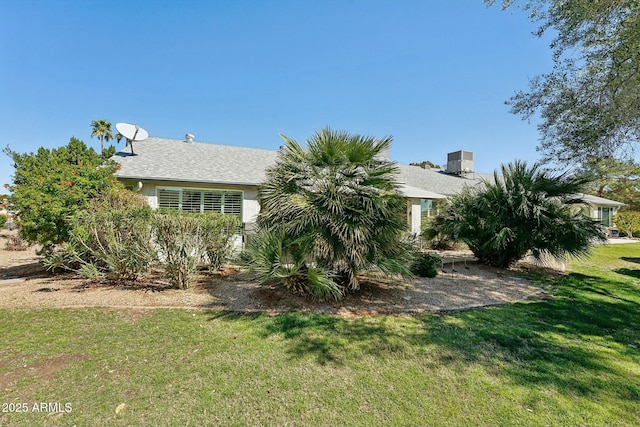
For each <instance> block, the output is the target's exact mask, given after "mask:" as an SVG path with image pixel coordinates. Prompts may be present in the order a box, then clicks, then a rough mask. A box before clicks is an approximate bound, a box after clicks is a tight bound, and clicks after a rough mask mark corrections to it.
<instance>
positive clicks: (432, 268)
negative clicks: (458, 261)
mask: <svg viewBox="0 0 640 427" xmlns="http://www.w3.org/2000/svg"><path fill="white" fill-rule="evenodd" d="M441 264H442V259H441V258H440V257H439V256H437V255H432V254H429V253H426V252H416V253H415V254H414V255H413V260H412V262H411V272H412V273H413V274H415V275H416V276H420V277H436V276H437V275H438V266H440V265H441Z"/></svg>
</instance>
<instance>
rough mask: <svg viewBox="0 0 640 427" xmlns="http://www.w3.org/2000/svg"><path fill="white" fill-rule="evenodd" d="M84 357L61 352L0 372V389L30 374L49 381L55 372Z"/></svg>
mask: <svg viewBox="0 0 640 427" xmlns="http://www.w3.org/2000/svg"><path fill="white" fill-rule="evenodd" d="M84 359H85V357H84V356H83V355H80V354H72V355H65V354H63V355H59V356H54V357H49V358H47V359H43V360H39V361H37V362H35V363H32V364H29V365H24V366H21V367H18V368H15V369H11V370H9V371H7V372H4V373H0V390H5V389H7V388H8V387H11V386H13V385H15V383H16V382H17V381H18V380H20V379H22V378H28V377H31V376H36V377H37V378H38V379H39V380H41V381H49V380H51V379H53V377H54V375H55V374H56V372H58V371H60V370H61V369H64V368H65V367H67V365H69V364H72V363H76V362H79V361H81V360H84Z"/></svg>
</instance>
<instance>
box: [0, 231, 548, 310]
mask: <svg viewBox="0 0 640 427" xmlns="http://www.w3.org/2000/svg"><path fill="white" fill-rule="evenodd" d="M6 233H8V232H7V231H6V230H5V231H2V233H1V234H0V236H1V235H2V234H4V235H6ZM460 255H464V254H460ZM466 255H468V254H466ZM39 261H40V257H38V256H37V255H36V254H35V249H34V248H29V250H28V251H24V252H10V251H6V250H4V248H3V246H2V241H1V240H0V308H14V307H23V308H33V307H112V308H135V309H137V314H136V315H135V316H132V317H131V321H136V320H137V319H139V318H141V317H143V316H144V315H143V314H142V312H144V311H145V310H146V309H149V308H159V307H160V308H166V307H176V308H208V309H216V310H229V311H238V312H265V313H267V314H277V313H283V312H286V311H290V310H297V311H301V312H315V313H331V314H337V315H342V316H361V315H376V314H419V313H424V312H440V311H450V310H462V309H466V308H470V307H480V306H487V305H495V304H504V303H508V302H513V301H518V300H523V299H526V298H528V297H530V296H532V295H536V294H539V293H540V292H541V288H540V287H539V286H537V285H535V284H533V283H530V282H528V281H527V280H524V279H522V278H520V277H518V272H517V271H516V270H501V269H496V268H491V267H487V266H483V265H479V264H476V263H473V262H470V263H467V264H466V266H465V265H464V264H462V263H460V264H456V266H455V269H453V268H452V267H451V265H446V266H445V269H444V272H440V274H439V275H438V276H437V277H435V278H432V279H423V278H418V279H414V280H406V279H404V280H403V279H399V280H396V281H387V280H373V279H371V280H368V281H364V282H363V283H362V286H361V289H360V290H359V291H357V292H355V293H353V294H350V295H347V296H346V297H345V298H344V299H342V300H340V301H329V302H314V301H309V300H307V299H304V298H301V297H298V296H295V295H291V294H290V293H289V292H287V291H286V290H285V289H283V288H282V287H280V286H278V285H277V284H265V285H260V284H258V283H257V282H256V281H255V280H254V279H253V278H252V277H250V276H249V275H247V274H246V273H238V272H236V271H234V270H233V269H225V270H224V271H223V272H221V273H216V274H212V273H209V272H202V273H201V274H200V275H199V278H198V281H197V282H196V283H195V284H194V286H193V287H192V288H191V289H188V290H185V291H183V290H179V289H175V288H172V287H171V286H170V284H169V282H168V281H167V280H166V279H165V278H164V277H162V273H161V271H160V270H155V271H153V272H152V273H151V274H150V275H149V276H147V277H146V278H144V280H141V281H138V282H117V283H114V282H106V281H105V282H96V281H88V280H85V279H81V278H78V277H76V276H74V275H70V274H68V275H60V276H45V277H43V275H44V274H46V272H44V271H43V270H42V268H40V269H39V270H38V269H36V268H35V267H34V264H36V265H39V264H38V263H39ZM33 273H36V274H35V275H34V274H33ZM16 276H18V277H16Z"/></svg>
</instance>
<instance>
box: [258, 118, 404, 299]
mask: <svg viewBox="0 0 640 427" xmlns="http://www.w3.org/2000/svg"><path fill="white" fill-rule="evenodd" d="M283 139H284V141H285V145H284V147H283V148H282V150H281V153H280V155H279V157H278V160H277V162H276V164H275V166H273V167H272V168H271V169H270V170H268V171H267V179H266V182H265V183H264V184H263V186H262V187H261V189H260V199H261V209H260V215H259V217H258V225H259V228H260V231H259V233H266V235H264V236H262V237H261V238H260V237H258V238H256V239H255V240H257V242H256V244H255V246H253V247H252V250H251V251H250V252H249V254H248V256H249V258H251V257H253V260H255V262H256V264H257V265H260V266H261V267H260V268H259V269H258V270H259V272H260V274H261V278H262V280H263V281H266V280H269V279H276V280H281V281H282V282H283V283H284V284H285V286H287V287H288V288H290V289H295V290H296V291H298V292H300V293H302V294H305V295H308V296H311V297H314V298H326V296H327V295H330V296H331V297H335V298H338V297H339V296H340V295H342V294H344V293H345V292H348V291H353V290H355V289H358V288H359V281H358V277H357V276H358V273H360V272H362V271H364V270H373V271H380V272H382V273H388V274H393V273H402V274H406V275H410V272H409V269H408V268H407V265H406V263H407V260H408V252H407V248H406V246H405V245H403V244H402V241H401V239H402V235H403V233H404V232H405V231H406V224H405V217H404V215H405V203H404V199H403V198H402V196H401V195H400V194H399V191H398V187H397V183H396V182H395V178H394V177H395V173H396V167H395V165H394V164H393V163H390V162H385V161H380V160H379V158H378V156H379V154H380V152H381V151H382V150H384V149H386V148H388V147H389V145H390V143H391V138H384V139H381V140H380V139H376V138H371V137H363V136H360V135H350V134H348V133H346V132H336V131H332V130H331V129H329V128H326V129H323V130H321V131H320V132H318V133H316V134H314V135H313V137H312V138H311V139H309V140H308V141H307V147H306V148H303V147H302V146H301V145H300V144H298V143H297V142H296V141H294V140H292V139H289V138H287V137H284V136H283ZM268 241H272V242H274V244H277V250H275V251H274V248H272V247H271V246H269V245H266V244H265V242H268ZM260 251H268V253H262V254H260ZM250 264H251V262H250ZM283 275H284V276H285V277H283ZM294 283H295V285H293V284H294Z"/></svg>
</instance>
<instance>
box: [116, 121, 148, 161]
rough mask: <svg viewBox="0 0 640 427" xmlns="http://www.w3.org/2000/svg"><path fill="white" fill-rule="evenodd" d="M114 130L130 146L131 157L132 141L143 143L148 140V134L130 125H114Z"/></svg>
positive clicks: (138, 127)
mask: <svg viewBox="0 0 640 427" xmlns="http://www.w3.org/2000/svg"><path fill="white" fill-rule="evenodd" d="M116 129H117V130H118V132H120V135H122V136H124V137H125V139H126V140H127V145H130V146H131V155H133V141H144V140H145V139H147V138H149V132H147V131H146V130H144V129H142V128H141V127H140V126H137V125H132V124H131V123H116Z"/></svg>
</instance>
